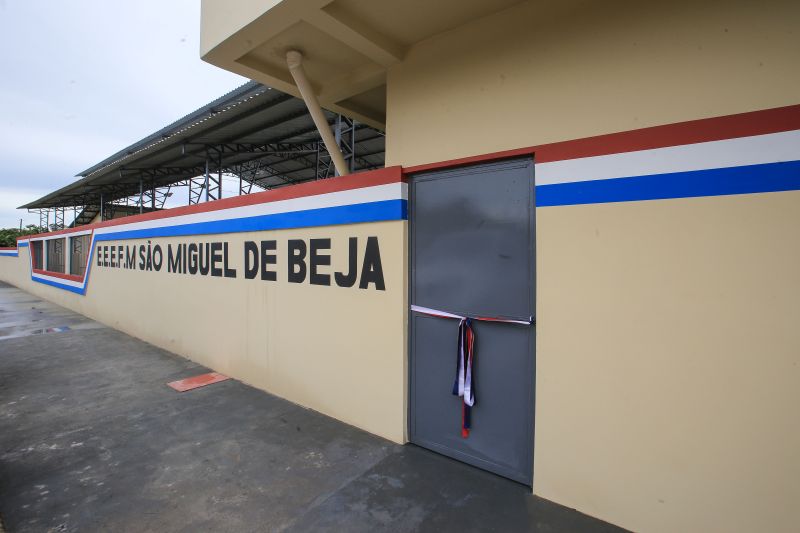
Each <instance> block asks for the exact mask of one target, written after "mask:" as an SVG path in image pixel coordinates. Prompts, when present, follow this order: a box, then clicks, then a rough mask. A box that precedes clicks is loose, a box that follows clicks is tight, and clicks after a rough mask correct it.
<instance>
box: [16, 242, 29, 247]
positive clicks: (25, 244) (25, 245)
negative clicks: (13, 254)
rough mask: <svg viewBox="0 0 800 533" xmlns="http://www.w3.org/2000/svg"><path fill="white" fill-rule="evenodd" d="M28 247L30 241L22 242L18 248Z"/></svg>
mask: <svg viewBox="0 0 800 533" xmlns="http://www.w3.org/2000/svg"><path fill="white" fill-rule="evenodd" d="M27 246H28V241H21V242H18V243H17V248H25V247H27Z"/></svg>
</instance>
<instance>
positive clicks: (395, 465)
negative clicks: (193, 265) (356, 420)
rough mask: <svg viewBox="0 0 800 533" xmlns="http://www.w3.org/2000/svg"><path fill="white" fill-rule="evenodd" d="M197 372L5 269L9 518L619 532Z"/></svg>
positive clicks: (1, 323) (1, 475)
mask: <svg viewBox="0 0 800 533" xmlns="http://www.w3.org/2000/svg"><path fill="white" fill-rule="evenodd" d="M62 326H67V327H69V328H70V329H68V330H59V329H54V328H61V327H62ZM206 371H207V369H205V368H203V367H201V366H199V365H196V364H194V363H192V362H190V361H187V360H186V359H183V358H181V357H178V356H176V355H173V354H170V353H168V352H165V351H164V350H160V349H158V348H155V347H153V346H151V345H150V344H147V343H145V342H142V341H140V340H137V339H135V338H133V337H130V336H128V335H125V334H123V333H120V332H118V331H115V330H113V329H110V328H106V327H103V326H101V325H100V324H97V323H96V322H93V321H90V320H88V319H86V318H85V317H82V316H80V315H77V314H75V313H72V312H70V311H67V310H65V309H63V308H60V307H58V306H55V305H53V304H50V303H46V302H43V301H42V300H39V299H37V298H35V297H33V296H31V295H29V294H27V293H25V292H22V291H20V290H18V289H16V288H13V287H11V286H9V285H6V284H2V283H0V516H2V517H3V520H4V523H5V527H6V529H7V531H8V532H10V533H14V532H27V531H81V532H84V531H120V532H128V531H131V532H134V531H158V532H172V531H186V532H189V531H192V532H194V531H236V532H239V531H298V532H306V531H331V532H334V531H335V532H345V531H346V532H359V531H364V532H370V533H375V532H380V531H392V532H394V531H397V532H402V531H437V532H448V531H453V532H459V533H464V532H467V531H502V532H511V531H542V532H545V531H547V532H552V531H570V532H575V531H619V530H618V529H617V528H615V527H613V526H611V525H609V524H606V523H604V522H601V521H598V520H595V519H592V518H589V517H587V516H585V515H582V514H580V513H577V512H575V511H573V510H570V509H567V508H564V507H561V506H558V505H555V504H553V503H550V502H547V501H546V500H542V499H540V498H536V497H534V496H531V494H530V491H529V489H528V488H526V487H523V486H522V485H519V484H517V483H514V482H512V481H508V480H506V479H503V478H500V477H497V476H495V475H492V474H489V473H486V472H483V471H481V470H477V469H474V468H472V467H469V466H466V465H464V464H461V463H458V462H456V461H452V460H450V459H447V458H444V457H442V456H439V455H437V454H434V453H431V452H428V451H426V450H424V449H421V448H418V447H415V446H412V445H407V446H398V445H395V444H392V443H390V442H388V441H385V440H383V439H381V438H378V437H375V436H373V435H370V434H368V433H365V432H363V431H360V430H358V429H355V428H353V427H350V426H348V425H345V424H342V423H340V422H337V421H336V420H333V419H331V418H328V417H326V416H323V415H321V414H318V413H316V412H313V411H310V410H307V409H304V408H302V407H299V406H297V405H294V404H292V403H289V402H287V401H284V400H281V399H279V398H276V397H275V396H272V395H270V394H267V393H264V392H262V391H259V390H256V389H253V388H251V387H248V386H246V385H244V384H242V383H240V382H238V381H234V380H229V381H225V382H222V383H217V384H214V385H210V386H208V387H204V388H201V389H196V390H193V391H189V392H185V393H176V392H175V391H173V390H172V389H170V388H168V387H167V386H166V385H165V383H167V382H169V381H173V380H176V379H181V378H184V377H189V376H193V375H196V374H200V373H203V372H206Z"/></svg>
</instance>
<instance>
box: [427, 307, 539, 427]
mask: <svg viewBox="0 0 800 533" xmlns="http://www.w3.org/2000/svg"><path fill="white" fill-rule="evenodd" d="M411 310H412V311H416V312H417V313H422V314H424V315H429V316H435V317H439V318H453V319H455V320H458V349H457V355H456V378H455V380H454V381H453V395H454V396H459V397H460V398H462V399H463V401H462V403H461V436H462V437H463V438H465V439H466V438H467V437H469V430H470V428H471V427H472V421H471V414H472V406H473V405H475V377H474V375H473V372H472V366H473V364H474V362H475V331H474V330H473V329H472V321H473V320H479V321H481V322H504V323H507V324H520V325H524V326H530V325H531V324H533V317H531V318H530V319H528V320H514V319H510V318H497V317H488V316H474V317H468V316H461V315H456V314H453V313H448V312H447V311H440V310H438V309H431V308H429V307H422V306H419V305H412V306H411Z"/></svg>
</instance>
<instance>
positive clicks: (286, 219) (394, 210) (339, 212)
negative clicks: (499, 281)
mask: <svg viewBox="0 0 800 533" xmlns="http://www.w3.org/2000/svg"><path fill="white" fill-rule="evenodd" d="M407 218H408V202H407V201H406V200H402V199H397V200H384V201H380V202H369V203H364V204H354V205H345V206H337V207H324V208H320V209H309V210H306V211H294V212H290V213H276V214H272V215H259V216H255V217H248V218H238V219H231V220H214V221H209V222H195V223H192V224H183V225H178V226H165V227H161V228H144V229H139V230H128V231H117V232H114V233H104V234H97V233H95V235H94V241H93V242H92V248H91V250H90V251H89V258H88V264H87V268H86V274H85V275H84V282H83V288H80V287H73V286H71V285H66V284H64V283H59V282H57V281H51V280H47V279H41V278H35V277H33V275H31V279H33V280H34V281H38V282H39V283H44V284H45V285H50V286H53V287H57V288H59V289H64V290H67V291H70V292H74V293H76V294H85V293H86V286H87V285H88V283H89V274H90V272H91V269H92V258H93V256H94V251H95V246H94V242H99V241H112V240H125V239H147V238H152V237H179V236H186V235H211V234H219V233H240V232H243V231H265V230H276V229H291V228H304V227H305V228H308V227H317V226H332V225H338V224H356V223H361V222H383V221H389V220H405V219H407Z"/></svg>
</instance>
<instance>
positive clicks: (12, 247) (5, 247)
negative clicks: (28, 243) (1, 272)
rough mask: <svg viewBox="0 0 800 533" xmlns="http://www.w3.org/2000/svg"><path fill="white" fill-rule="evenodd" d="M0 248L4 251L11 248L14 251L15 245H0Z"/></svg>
mask: <svg viewBox="0 0 800 533" xmlns="http://www.w3.org/2000/svg"><path fill="white" fill-rule="evenodd" d="M0 250H5V251H8V250H13V251H16V250H17V247H16V246H0Z"/></svg>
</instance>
